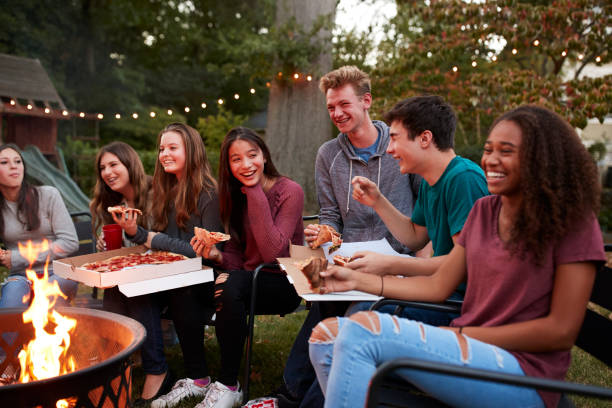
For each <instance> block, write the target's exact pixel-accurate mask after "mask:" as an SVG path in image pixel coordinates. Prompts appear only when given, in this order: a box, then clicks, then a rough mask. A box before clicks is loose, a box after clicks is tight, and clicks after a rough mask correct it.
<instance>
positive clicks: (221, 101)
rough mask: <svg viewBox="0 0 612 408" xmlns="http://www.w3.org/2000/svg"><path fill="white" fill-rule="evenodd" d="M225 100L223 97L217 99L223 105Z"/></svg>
mask: <svg viewBox="0 0 612 408" xmlns="http://www.w3.org/2000/svg"><path fill="white" fill-rule="evenodd" d="M223 102H225V101H224V100H223V99H221V98H219V99H217V103H218V104H219V105H223Z"/></svg>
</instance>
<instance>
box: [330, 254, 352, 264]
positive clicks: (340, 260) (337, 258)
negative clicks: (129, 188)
mask: <svg viewBox="0 0 612 408" xmlns="http://www.w3.org/2000/svg"><path fill="white" fill-rule="evenodd" d="M333 259H334V263H335V264H336V265H339V266H345V265H346V264H347V263H349V262H351V257H350V256H344V255H334V258H333Z"/></svg>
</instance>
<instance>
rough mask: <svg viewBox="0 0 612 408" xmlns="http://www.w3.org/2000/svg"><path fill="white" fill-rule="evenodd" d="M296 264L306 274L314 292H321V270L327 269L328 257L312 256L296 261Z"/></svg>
mask: <svg viewBox="0 0 612 408" xmlns="http://www.w3.org/2000/svg"><path fill="white" fill-rule="evenodd" d="M294 265H295V266H296V267H297V268H298V269H299V270H300V271H302V273H303V274H304V276H306V279H308V283H310V289H312V292H313V293H319V290H320V288H321V281H322V278H321V271H324V270H326V269H327V259H325V258H321V257H314V256H311V257H310V258H308V259H305V260H303V261H300V262H295V263H294Z"/></svg>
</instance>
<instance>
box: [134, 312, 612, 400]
mask: <svg viewBox="0 0 612 408" xmlns="http://www.w3.org/2000/svg"><path fill="white" fill-rule="evenodd" d="M306 313H307V312H306V311H300V312H298V313H293V314H290V315H286V316H285V317H280V316H257V318H256V322H255V337H254V344H253V363H252V370H251V390H250V398H251V399H253V398H256V397H261V396H264V395H266V393H268V392H270V391H271V390H273V389H274V388H276V387H277V386H278V385H279V384H280V383H281V381H282V372H283V368H284V362H285V359H286V358H287V355H288V354H289V350H290V349H291V345H292V343H293V339H294V338H295V335H296V334H297V332H298V330H299V329H300V327H301V325H302V322H303V321H304V318H305V317H306ZM205 337H206V338H205V347H206V356H207V359H208V364H209V367H210V370H211V373H212V374H213V377H214V374H215V373H218V372H219V356H218V350H219V348H218V346H217V341H216V339H215V335H214V328H207V330H206V336H205ZM167 349H168V354H167V355H168V361H169V364H170V366H171V367H172V369H174V371H175V372H176V373H177V374H181V373H182V372H183V368H182V358H181V352H180V348H179V346H173V347H170V348H167ZM135 371H136V372H135V390H136V394H135V395H138V392H139V390H138V386H139V385H141V384H142V377H143V373H142V371H141V370H139V369H137V370H135ZM241 373H242V371H241ZM568 380H570V381H575V382H581V383H588V384H594V385H602V386H606V387H612V369H610V368H608V367H606V365H605V364H603V363H601V362H599V361H597V360H596V359H594V358H593V357H591V356H590V355H588V354H586V353H584V352H583V351H582V350H580V349H578V348H577V347H574V349H573V350H572V365H571V367H570V370H569V373H568ZM571 399H572V400H573V401H574V403H575V404H576V406H577V407H589V408H591V407H597V408H599V407H601V408H604V407H610V401H602V400H596V399H594V398H582V397H575V396H571ZM198 402H199V401H198V399H193V400H187V401H183V403H182V404H181V405H179V407H181V408H191V407H193V406H194V405H195V404H197V403H198Z"/></svg>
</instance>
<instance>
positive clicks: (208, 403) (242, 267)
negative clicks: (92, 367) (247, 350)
mask: <svg viewBox="0 0 612 408" xmlns="http://www.w3.org/2000/svg"><path fill="white" fill-rule="evenodd" d="M219 161H220V163H219V203H220V208H221V221H222V222H223V225H224V226H225V230H226V232H228V233H229V234H230V235H231V240H230V241H229V242H228V243H227V244H226V245H225V247H224V250H223V251H219V250H218V249H217V248H216V247H215V246H213V247H212V248H210V252H209V254H208V256H207V258H208V259H210V260H213V261H214V262H216V263H217V264H218V265H220V266H221V267H222V268H223V269H224V270H226V271H227V272H225V273H222V274H220V275H219V277H218V278H217V280H216V282H215V300H216V303H217V317H216V324H215V327H216V333H217V340H218V342H219V346H220V349H221V374H220V376H219V379H218V381H217V382H215V383H214V384H212V385H211V387H210V390H209V391H208V393H207V394H206V397H205V398H204V401H203V402H202V403H201V405H202V406H205V407H232V406H234V405H236V404H238V403H239V402H240V401H241V400H242V390H241V389H240V385H239V384H238V380H237V377H238V370H239V368H240V360H241V357H242V350H243V348H244V341H245V338H246V332H247V327H246V313H247V308H248V305H249V304H250V296H251V285H252V276H253V275H252V271H253V270H254V269H255V268H256V267H257V265H259V264H261V263H270V262H276V258H278V257H286V256H289V245H290V244H291V243H293V244H296V245H302V244H303V242H304V226H303V223H302V210H303V207H304V192H303V191H302V188H301V187H300V186H299V185H298V184H297V183H295V182H294V181H292V180H290V179H288V178H286V177H283V176H281V175H280V174H279V173H278V171H277V170H276V168H275V167H274V164H273V163H272V159H271V157H270V152H269V150H268V147H267V146H266V145H265V143H264V141H263V140H262V139H261V138H260V137H259V136H258V135H257V133H255V132H254V131H253V130H251V129H247V128H243V127H238V128H234V129H232V130H230V131H229V133H228V134H227V135H226V136H225V140H224V141H223V145H222V146H221V155H220V159H219ZM191 244H192V246H193V249H194V250H195V251H196V253H197V254H198V255H201V256H204V254H205V248H206V247H205V246H204V243H202V242H201V241H199V240H197V238H195V237H194V238H193V240H192V241H191ZM299 303H300V297H299V296H298V294H297V293H296V291H295V289H294V287H293V285H292V284H291V283H289V281H288V280H287V278H286V275H285V274H284V273H280V272H278V271H276V270H274V271H267V272H265V273H262V274H260V275H259V278H258V286H257V305H256V309H255V313H257V314H277V313H278V314H285V313H290V312H292V311H293V310H295V308H296V307H297V306H298V305H299Z"/></svg>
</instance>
